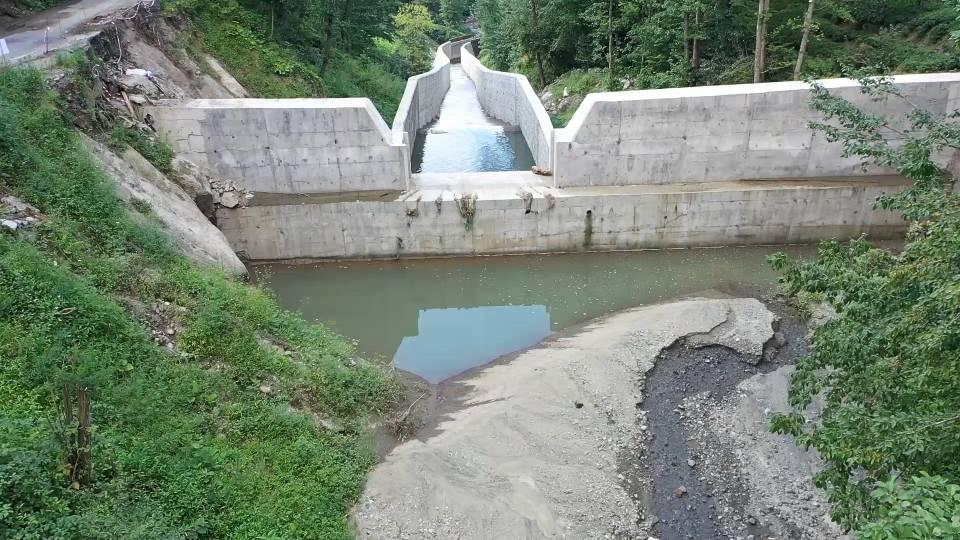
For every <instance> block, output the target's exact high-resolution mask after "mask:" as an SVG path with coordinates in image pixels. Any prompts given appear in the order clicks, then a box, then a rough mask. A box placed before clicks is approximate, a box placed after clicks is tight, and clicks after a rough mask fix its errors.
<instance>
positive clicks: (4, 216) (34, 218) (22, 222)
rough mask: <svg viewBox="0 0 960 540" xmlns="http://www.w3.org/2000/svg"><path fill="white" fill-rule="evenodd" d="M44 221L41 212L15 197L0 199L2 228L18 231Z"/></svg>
mask: <svg viewBox="0 0 960 540" xmlns="http://www.w3.org/2000/svg"><path fill="white" fill-rule="evenodd" d="M42 221H43V215H42V214H41V213H40V210H37V208H35V207H34V206H31V205H30V204H27V203H26V202H24V201H22V200H20V199H18V198H17V197H14V196H7V197H3V198H0V228H3V229H7V230H11V231H18V230H21V229H29V228H30V227H33V226H34V225H36V224H37V223H40V222H42Z"/></svg>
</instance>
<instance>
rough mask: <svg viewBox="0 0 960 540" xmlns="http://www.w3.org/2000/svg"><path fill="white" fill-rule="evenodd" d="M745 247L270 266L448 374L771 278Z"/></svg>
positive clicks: (261, 275)
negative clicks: (585, 326)
mask: <svg viewBox="0 0 960 540" xmlns="http://www.w3.org/2000/svg"><path fill="white" fill-rule="evenodd" d="M776 251H786V252H787V253H789V254H790V255H793V256H808V255H812V254H814V253H815V248H814V247H786V248H784V247H742V248H722V249H687V250H663V251H640V252H618V253H580V254H564V255H524V256H507V257H474V258H451V259H421V260H400V261H378V262H327V263H317V264H310V265H297V266H290V265H261V266H257V267H256V270H255V271H256V276H257V279H258V281H259V282H260V283H262V284H264V285H265V286H266V287H267V288H268V289H271V290H272V291H274V292H275V293H276V295H277V296H278V297H279V299H280V302H281V303H282V304H283V305H284V306H285V307H286V308H288V309H293V310H298V311H300V312H302V313H303V314H304V316H305V317H306V318H307V319H308V320H310V321H317V322H323V323H326V324H328V325H329V326H331V327H332V328H333V329H334V330H336V331H337V332H339V333H341V334H343V335H344V336H347V337H348V338H352V339H355V340H356V341H357V343H358V348H359V350H360V352H361V353H362V354H364V355H367V356H371V355H373V356H380V357H384V358H388V359H393V362H394V363H395V365H396V366H397V367H399V368H401V369H404V370H406V371H410V372H412V373H416V374H417V375H419V376H421V377H423V378H424V379H426V380H428V381H430V382H439V381H442V380H444V379H447V378H449V377H452V376H454V375H457V374H459V373H462V372H464V371H466V370H468V369H470V368H472V367H475V366H479V365H483V364H486V363H488V362H490V361H491V360H494V359H496V358H497V357H500V356H502V355H505V354H509V353H511V352H514V351H518V350H521V349H524V348H527V347H530V346H532V345H535V344H536V343H538V342H539V341H540V340H542V339H543V338H545V337H547V336H548V335H549V334H550V333H552V332H556V331H558V330H563V329H565V328H569V327H571V326H573V325H576V324H578V323H581V322H584V321H587V320H589V319H592V318H595V317H598V316H600V315H604V314H607V313H610V312H613V311H617V310H620V309H624V308H628V307H633V306H638V305H642V304H650V303H654V302H658V301H662V300H668V299H671V298H676V297H678V296H682V295H686V294H691V293H696V292H698V291H704V290H707V289H722V290H731V289H736V288H740V287H760V288H768V287H771V286H772V285H773V284H774V283H775V282H776V278H777V274H776V273H775V272H774V271H773V270H772V269H771V268H770V267H769V266H768V265H767V264H766V260H765V259H766V256H767V255H769V254H770V253H774V252H776Z"/></svg>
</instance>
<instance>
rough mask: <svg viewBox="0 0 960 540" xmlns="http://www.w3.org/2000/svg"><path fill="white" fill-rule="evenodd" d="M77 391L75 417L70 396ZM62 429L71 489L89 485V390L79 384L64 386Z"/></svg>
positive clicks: (91, 441) (90, 439)
mask: <svg viewBox="0 0 960 540" xmlns="http://www.w3.org/2000/svg"><path fill="white" fill-rule="evenodd" d="M73 389H75V390H76V394H77V395H76V398H77V410H76V416H74V409H73V397H74V396H73V393H72V392H71V390H73ZM63 428H64V441H63V444H64V445H65V446H66V451H67V463H66V465H67V469H68V470H69V471H70V481H71V483H72V485H73V488H74V489H82V488H84V487H87V486H88V485H90V479H91V471H92V469H93V464H92V461H91V459H90V445H91V444H92V443H93V437H92V436H91V432H90V389H89V388H87V387H86V386H83V385H82V384H77V385H76V386H74V385H72V384H64V385H63Z"/></svg>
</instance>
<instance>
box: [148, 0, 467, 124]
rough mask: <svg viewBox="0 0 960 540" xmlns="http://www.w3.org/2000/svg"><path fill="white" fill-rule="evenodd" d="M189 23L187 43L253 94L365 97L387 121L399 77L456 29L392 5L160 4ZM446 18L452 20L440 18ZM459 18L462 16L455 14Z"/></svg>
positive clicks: (171, 0)
mask: <svg viewBox="0 0 960 540" xmlns="http://www.w3.org/2000/svg"><path fill="white" fill-rule="evenodd" d="M165 5H166V6H167V9H168V12H170V13H177V14H180V15H185V16H186V17H187V18H189V20H190V21H191V22H192V25H193V29H194V32H193V35H194V38H193V41H194V42H195V43H194V44H193V45H192V46H196V47H199V48H201V49H205V50H207V51H209V52H210V53H212V54H213V55H214V56H216V57H217V58H219V59H220V60H222V61H223V62H224V64H225V65H226V67H227V69H228V70H229V71H230V73H231V74H233V75H234V76H235V77H236V78H237V80H239V81H240V83H241V84H243V85H244V86H245V87H246V88H247V89H249V90H250V91H251V92H253V93H254V94H255V95H257V96H261V97H277V98H285V97H305V96H314V97H369V98H370V99H371V100H372V101H373V102H374V104H375V105H376V106H377V108H378V109H379V110H380V112H381V114H383V116H384V117H385V118H386V119H387V121H388V122H389V121H390V119H391V118H393V115H394V113H395V112H396V110H397V106H398V104H399V102H400V98H401V96H402V95H403V89H404V87H405V85H406V79H407V77H409V76H411V75H416V74H418V73H420V72H422V71H425V70H426V69H429V68H430V66H431V63H432V60H433V51H434V49H435V48H436V47H437V44H438V43H440V42H443V41H445V40H446V39H447V38H448V37H450V36H455V35H459V34H460V33H461V31H460V30H459V28H447V27H445V26H442V25H439V24H436V23H435V20H436V18H437V17H438V15H439V9H440V5H437V6H434V7H433V8H432V10H431V9H427V8H425V7H424V6H423V5H420V4H408V3H403V2H400V1H399V0H350V1H348V0H283V1H280V0H275V1H270V0H224V1H220V2H207V1H205V0H168V1H167V2H166V4H165ZM447 16H448V17H453V15H452V14H451V13H449V12H448V13H447ZM461 21H462V17H461Z"/></svg>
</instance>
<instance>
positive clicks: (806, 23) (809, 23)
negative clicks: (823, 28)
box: [793, 0, 815, 81]
mask: <svg viewBox="0 0 960 540" xmlns="http://www.w3.org/2000/svg"><path fill="white" fill-rule="evenodd" d="M814 2H815V0H808V1H807V13H806V15H804V17H803V37H802V38H800V52H799V53H797V66H796V67H795V68H793V80H795V81H799V80H800V72H801V71H802V70H803V59H804V56H806V54H807V43H808V42H809V41H810V29H811V28H812V27H813V9H814Z"/></svg>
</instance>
